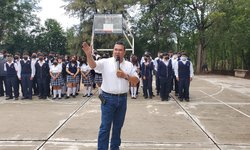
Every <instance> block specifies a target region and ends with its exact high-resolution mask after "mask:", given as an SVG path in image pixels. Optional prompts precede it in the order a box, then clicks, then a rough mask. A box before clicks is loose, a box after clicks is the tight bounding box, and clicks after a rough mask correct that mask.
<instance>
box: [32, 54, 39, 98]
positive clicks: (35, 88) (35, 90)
mask: <svg viewBox="0 0 250 150" xmlns="http://www.w3.org/2000/svg"><path fill="white" fill-rule="evenodd" d="M37 61H38V58H37V54H36V53H32V55H31V65H32V66H34V67H35V65H36V63H37ZM32 89H33V95H39V90H38V83H37V77H36V73H35V76H34V78H33V80H32Z"/></svg>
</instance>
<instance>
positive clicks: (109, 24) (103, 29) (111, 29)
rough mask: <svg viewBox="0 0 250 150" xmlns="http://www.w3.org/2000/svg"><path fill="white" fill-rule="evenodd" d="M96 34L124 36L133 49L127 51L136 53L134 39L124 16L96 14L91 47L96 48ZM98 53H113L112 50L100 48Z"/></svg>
mask: <svg viewBox="0 0 250 150" xmlns="http://www.w3.org/2000/svg"><path fill="white" fill-rule="evenodd" d="M95 34H123V35H124V37H125V38H126V40H127V42H128V44H129V45H130V47H131V48H126V50H129V51H132V53H134V37H133V35H132V33H131V31H130V29H129V28H128V26H127V21H126V20H125V19H124V18H123V16H122V14H95V15H94V22H93V29H92V38H91V45H92V46H93V48H95V45H94V38H95ZM97 50H98V51H112V50H113V49H112V48H109V49H103V48H99V49H97Z"/></svg>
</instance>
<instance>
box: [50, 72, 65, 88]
mask: <svg viewBox="0 0 250 150" xmlns="http://www.w3.org/2000/svg"><path fill="white" fill-rule="evenodd" d="M56 74H57V73H53V76H55V75H56ZM50 84H51V86H63V85H64V80H63V77H62V75H61V74H60V75H59V77H58V78H57V79H56V80H53V78H51V79H50Z"/></svg>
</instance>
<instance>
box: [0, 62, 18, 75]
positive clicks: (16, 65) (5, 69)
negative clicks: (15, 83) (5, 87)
mask: <svg viewBox="0 0 250 150" xmlns="http://www.w3.org/2000/svg"><path fill="white" fill-rule="evenodd" d="M13 63H14V62H13V61H12V62H11V63H9V62H6V63H5V64H4V68H3V69H4V71H7V66H6V65H8V66H10V65H12V64H13ZM14 67H15V70H16V72H17V77H18V78H21V76H20V66H18V64H17V63H14Z"/></svg>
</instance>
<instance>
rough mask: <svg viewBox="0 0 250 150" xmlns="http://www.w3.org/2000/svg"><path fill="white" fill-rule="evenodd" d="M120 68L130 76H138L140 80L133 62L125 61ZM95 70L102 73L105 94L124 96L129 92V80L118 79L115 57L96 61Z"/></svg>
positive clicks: (102, 87)
mask: <svg viewBox="0 0 250 150" xmlns="http://www.w3.org/2000/svg"><path fill="white" fill-rule="evenodd" d="M120 68H121V70H123V71H124V72H125V73H126V74H128V75H129V76H136V77H137V78H138V79H139V77H138V75H137V73H136V71H135V70H134V67H133V64H132V63H131V62H128V61H125V60H123V62H122V63H121V64H120ZM94 69H95V70H97V71H99V72H101V73H102V78H103V82H102V86H101V89H102V90H103V91H104V92H107V93H111V94H122V93H127V92H128V90H129V82H128V80H125V79H124V78H118V77H117V76H116V72H117V69H118V68H117V62H116V59H115V58H114V57H111V58H107V59H101V60H98V61H96V67H95V68H94Z"/></svg>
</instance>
